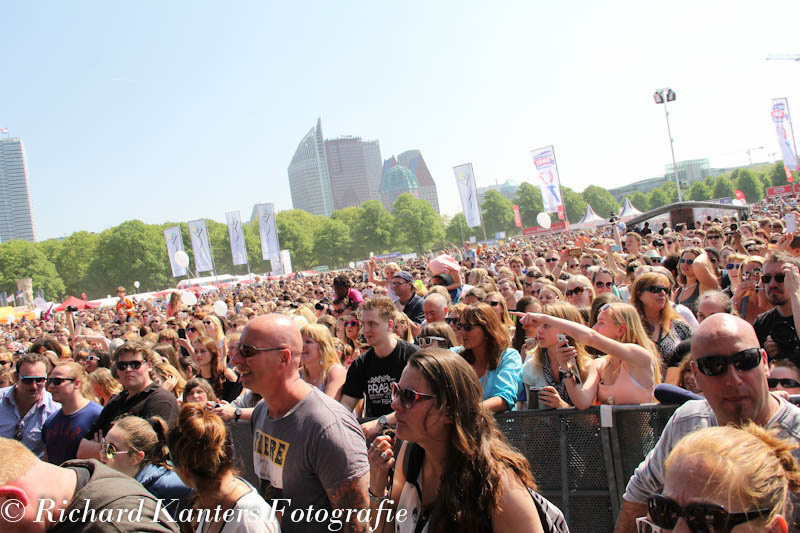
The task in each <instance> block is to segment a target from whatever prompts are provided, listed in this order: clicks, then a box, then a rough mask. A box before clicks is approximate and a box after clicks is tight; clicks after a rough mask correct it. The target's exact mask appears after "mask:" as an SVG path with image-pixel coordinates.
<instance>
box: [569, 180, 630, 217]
mask: <svg viewBox="0 0 800 533" xmlns="http://www.w3.org/2000/svg"><path fill="white" fill-rule="evenodd" d="M581 196H583V200H584V201H585V202H586V203H587V204H589V205H591V206H592V209H594V212H595V213H597V214H598V215H600V216H601V217H603V218H608V217H609V215H610V213H612V212H613V213H614V214H616V213H618V212H619V208H620V206H619V203H618V202H617V200H616V199H615V198H614V197H613V196H611V193H610V192H608V189H604V188H602V187H598V186H597V185H589V186H588V187H586V189H584V190H583V192H582V193H581ZM581 216H583V214H581ZM570 220H572V219H570ZM578 220H580V219H578ZM575 222H577V220H576V221H575Z"/></svg>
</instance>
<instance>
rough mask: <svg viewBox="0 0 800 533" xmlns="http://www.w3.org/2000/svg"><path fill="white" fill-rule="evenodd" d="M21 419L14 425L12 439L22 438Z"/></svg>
mask: <svg viewBox="0 0 800 533" xmlns="http://www.w3.org/2000/svg"><path fill="white" fill-rule="evenodd" d="M22 429H23V425H22V420H20V421H19V422H17V425H16V426H14V440H22Z"/></svg>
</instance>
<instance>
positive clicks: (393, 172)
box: [381, 157, 419, 212]
mask: <svg viewBox="0 0 800 533" xmlns="http://www.w3.org/2000/svg"><path fill="white" fill-rule="evenodd" d="M392 161H394V157H392V158H391V159H387V160H386V161H385V162H384V163H383V170H384V172H383V179H381V203H382V204H383V207H384V208H385V209H386V210H387V211H389V212H391V211H392V206H394V201H395V200H397V197H398V196H400V195H401V194H410V195H411V196H413V197H414V198H419V183H418V182H417V177H416V176H415V175H414V173H413V172H411V170H410V169H409V168H408V167H404V166H403V165H397V164H394V165H392V164H391V162H392Z"/></svg>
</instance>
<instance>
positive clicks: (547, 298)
mask: <svg viewBox="0 0 800 533" xmlns="http://www.w3.org/2000/svg"><path fill="white" fill-rule="evenodd" d="M538 300H539V303H540V304H542V305H547V304H552V303H556V302H563V301H564V300H565V298H564V293H562V292H561V290H560V289H559V288H558V287H556V286H555V285H554V284H553V283H547V282H545V283H543V284H542V288H541V289H540V290H539V296H538Z"/></svg>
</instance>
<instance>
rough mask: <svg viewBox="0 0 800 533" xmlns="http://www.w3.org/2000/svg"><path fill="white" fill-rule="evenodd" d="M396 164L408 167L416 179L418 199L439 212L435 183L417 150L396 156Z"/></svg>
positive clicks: (420, 153)
mask: <svg viewBox="0 0 800 533" xmlns="http://www.w3.org/2000/svg"><path fill="white" fill-rule="evenodd" d="M397 164H398V165H403V166H404V167H408V168H409V169H410V170H411V172H413V173H414V175H415V176H416V177H417V181H418V182H419V197H420V198H422V199H423V200H425V201H427V202H428V203H429V204H431V205H432V206H433V210H434V211H436V212H437V213H438V212H439V195H438V194H437V193H436V183H435V182H434V181H433V176H431V171H430V170H428V165H426V164H425V160H424V159H423V158H422V152H420V151H419V150H407V151H405V152H403V153H402V154H400V155H398V156H397Z"/></svg>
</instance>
